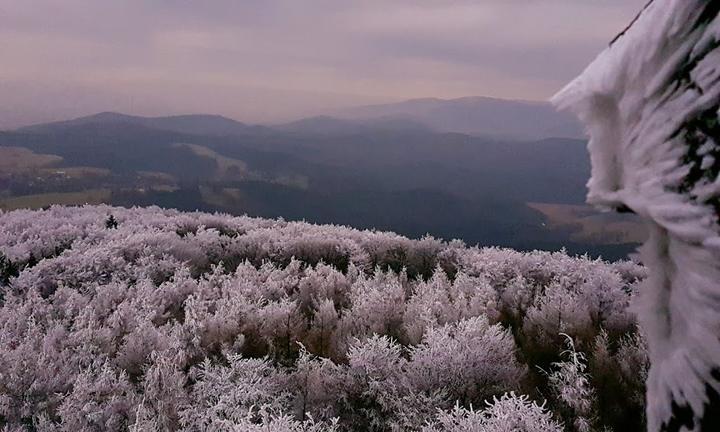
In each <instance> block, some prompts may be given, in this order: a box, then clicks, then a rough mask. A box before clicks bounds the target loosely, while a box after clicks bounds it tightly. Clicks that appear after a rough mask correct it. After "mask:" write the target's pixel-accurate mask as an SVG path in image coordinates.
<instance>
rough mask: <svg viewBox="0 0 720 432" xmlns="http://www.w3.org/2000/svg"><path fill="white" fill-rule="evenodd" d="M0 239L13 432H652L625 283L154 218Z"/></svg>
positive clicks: (357, 240)
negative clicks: (647, 422) (645, 412)
mask: <svg viewBox="0 0 720 432" xmlns="http://www.w3.org/2000/svg"><path fill="white" fill-rule="evenodd" d="M0 226H1V227H2V230H0V253H2V255H0V364H2V365H3V366H2V368H0V427H4V428H6V429H4V430H9V431H20V430H39V431H61V430H63V431H64V430H72V431H94V430H127V429H130V430H143V431H147V430H186V431H205V430H213V431H216V430H221V431H256V430H257V431H301V430H303V431H326V430H328V431H331V430H337V431H349V430H358V431H424V432H441V431H455V432H460V431H483V432H501V431H502V432H504V431H509V430H521V431H531V432H550V431H563V430H565V431H591V430H592V431H606V430H615V431H626V430H628V431H629V430H641V429H642V425H643V424H644V419H643V414H642V413H643V405H644V403H643V397H644V380H645V376H646V370H647V360H646V358H647V355H646V349H645V345H644V342H643V339H642V337H641V336H640V335H639V334H638V332H637V330H636V322H635V316H634V313H633V312H632V311H631V309H630V308H629V305H630V303H631V300H632V298H633V296H634V293H635V287H636V285H637V283H638V282H639V281H640V280H642V279H643V278H644V277H645V269H644V268H643V267H641V266H638V265H635V264H632V263H630V262H617V263H608V262H603V261H597V260H591V259H588V258H583V257H570V256H568V255H566V254H564V253H547V252H531V253H521V252H516V251H513V250H509V249H498V248H485V249H479V248H469V247H466V246H465V245H464V244H463V243H461V242H458V241H452V242H443V241H439V240H436V239H433V238H430V237H426V238H422V239H419V240H410V239H408V238H405V237H402V236H399V235H396V234H393V233H386V232H376V231H359V230H354V229H350V228H345V227H342V226H333V225H324V226H323V225H313V224H308V223H301V222H285V221H283V220H268V219H257V218H250V217H231V216H226V215H219V214H206V213H182V212H178V211H174V210H161V209H159V208H157V207H150V208H133V209H125V208H118V207H109V206H96V207H90V206H89V207H82V208H69V207H52V208H50V209H48V210H43V211H14V212H8V213H0Z"/></svg>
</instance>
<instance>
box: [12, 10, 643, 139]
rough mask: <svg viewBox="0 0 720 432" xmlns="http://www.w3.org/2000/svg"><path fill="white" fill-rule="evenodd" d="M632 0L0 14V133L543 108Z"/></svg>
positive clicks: (626, 14) (628, 14)
mask: <svg viewBox="0 0 720 432" xmlns="http://www.w3.org/2000/svg"><path fill="white" fill-rule="evenodd" d="M645 1H646V0H475V1H469V0H456V1H453V0H413V1H411V0H382V1H381V0H143V1H141V0H117V1H112V0H0V127H11V126H17V125H20V124H26V123H30V122H34V121H45V120H51V119H59V118H66V117H72V116H79V115H84V114H89V113H92V112H97V111H108V110H113V111H122V112H129V113H137V114H147V115H160V114H176V113H189V112H206V113H217V114H224V115H227V116H231V117H234V118H237V119H239V120H243V121H249V122H266V121H279V120H286V119H291V118H295V117H300V116H303V115H312V114H317V113H320V112H323V111H329V110H331V109H332V108H334V107H341V106H348V105H357V104H365V103H377V102H390V101H396V100H402V99H409V98H417V97H442V98H453V97H461V96H470V95H485V96H495V97H503V98H518V99H545V98H547V97H548V96H550V95H551V94H552V93H553V92H554V91H556V90H558V89H559V88H560V87H561V86H562V85H563V84H564V83H565V82H567V81H568V80H569V79H570V78H572V77H573V76H574V75H576V74H577V73H579V72H580V71H581V70H582V68H583V67H584V66H585V65H586V64H587V63H588V62H589V61H590V60H592V58H594V56H595V55H596V54H597V53H598V52H599V51H600V50H601V49H602V48H603V47H604V46H606V45H607V43H608V41H609V40H610V39H612V37H613V36H614V35H615V34H616V33H618V32H619V31H620V30H622V28H623V27H624V26H625V25H626V24H627V23H628V22H629V21H630V20H631V19H632V18H633V16H634V15H635V14H636V12H637V11H638V10H639V9H640V8H641V7H642V5H643V4H644V3H645Z"/></svg>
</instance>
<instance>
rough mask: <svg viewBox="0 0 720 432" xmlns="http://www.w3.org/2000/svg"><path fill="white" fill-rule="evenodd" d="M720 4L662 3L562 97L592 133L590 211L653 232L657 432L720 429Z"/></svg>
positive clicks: (651, 390)
mask: <svg viewBox="0 0 720 432" xmlns="http://www.w3.org/2000/svg"><path fill="white" fill-rule="evenodd" d="M719 11H720V1H717V0H712V1H708V0H705V1H700V0H655V1H652V2H650V3H649V4H648V5H647V6H646V8H645V9H644V10H643V11H642V13H641V14H640V15H639V16H638V18H637V20H636V21H635V22H634V23H633V24H632V25H631V26H630V27H629V28H628V29H627V30H626V31H625V32H624V33H623V34H621V35H620V36H619V37H618V38H617V39H616V40H615V41H613V43H612V44H611V46H610V47H609V48H608V49H606V50H605V51H604V52H603V53H602V54H600V56H599V57H598V58H597V59H596V60H595V61H594V62H593V63H592V64H591V65H590V66H589V67H588V68H587V69H586V70H585V71H584V72H583V73H582V74H581V75H580V76H579V77H578V78H576V79H575V80H574V81H573V82H571V83H570V84H569V85H568V86H567V87H566V88H565V89H563V90H562V91H561V92H560V93H559V94H558V95H556V96H555V97H554V102H555V103H556V104H557V105H558V106H559V107H561V108H569V109H571V110H573V111H574V112H576V113H577V114H578V116H579V117H580V118H581V119H582V120H583V121H584V122H585V124H586V125H587V129H588V132H589V134H590V137H591V139H590V143H589V150H590V155H591V160H592V178H591V179H590V181H589V183H588V188H589V194H588V201H589V202H590V203H592V204H595V205H597V206H600V207H604V208H612V209H620V210H628V209H629V210H631V211H634V212H635V213H637V214H639V215H640V216H641V217H642V218H643V219H644V220H645V221H646V222H647V224H648V226H649V227H650V232H651V236H650V240H649V241H648V242H647V244H646V245H644V246H643V247H642V248H641V250H640V253H641V259H642V261H643V262H644V263H645V264H646V265H648V266H649V268H650V270H651V271H650V277H649V278H648V279H647V281H646V283H645V284H644V286H643V287H642V288H641V290H640V296H639V299H638V301H637V303H636V306H637V310H638V312H639V320H640V322H641V324H642V326H643V329H644V332H645V333H646V335H647V340H648V344H649V349H650V354H651V356H650V357H651V364H652V366H651V369H650V376H649V378H648V393H647V412H648V423H649V424H648V426H649V429H650V430H651V431H658V430H667V431H678V430H692V431H699V430H703V431H710V430H712V431H714V430H720V396H719V395H718V392H719V391H720V177H719V176H718V174H719V173H720V123H719V122H718V116H719V113H718V110H719V109H720V17H719V16H718V12H719Z"/></svg>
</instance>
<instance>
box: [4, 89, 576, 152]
mask: <svg viewBox="0 0 720 432" xmlns="http://www.w3.org/2000/svg"><path fill="white" fill-rule="evenodd" d="M93 124H97V125H104V126H107V125H111V124H113V125H122V124H132V125H135V126H143V127H147V128H150V129H157V130H164V131H169V132H177V133H184V134H192V135H206V136H238V135H247V134H262V133H268V132H270V131H280V132H286V133H300V134H307V135H325V136H331V135H348V134H351V135H352V134H358V133H367V132H370V131H384V132H387V131H400V132H407V131H420V132H430V131H435V132H452V133H461V134H466V135H473V136H484V137H491V138H500V139H513V140H526V141H536V140H540V139H544V138H575V139H584V138H585V134H584V132H583V129H582V127H581V125H580V123H579V122H578V121H577V120H576V119H575V118H574V117H573V116H571V115H569V114H565V113H559V112H557V111H556V110H555V109H554V108H553V107H552V106H551V105H550V104H549V103H546V102H535V101H522V100H506V99H494V98H489V97H464V98H459V99H437V98H423V99H411V100H407V101H403V102H398V103H390V104H382V105H367V106H360V107H351V108H346V109H342V110H338V111H336V112H331V113H328V114H326V115H319V116H313V117H307V118H301V119H299V120H296V121H292V122H287V123H280V124H272V125H265V126H260V125H249V124H246V123H242V122H239V121H237V120H233V119H231V118H227V117H224V116H221V115H211V114H189V115H176V116H164V117H140V116H134V115H127V114H120V113H115V112H103V113H99V114H95V115H91V116H87V117H80V118H76V119H72V120H66V121H59V122H53V123H44V124H38V125H32V126H27V127H23V128H20V129H18V131H22V132H48V131H56V130H58V129H59V128H66V127H71V126H80V125H93Z"/></svg>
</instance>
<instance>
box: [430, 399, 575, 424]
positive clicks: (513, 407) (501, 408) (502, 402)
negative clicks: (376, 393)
mask: <svg viewBox="0 0 720 432" xmlns="http://www.w3.org/2000/svg"><path fill="white" fill-rule="evenodd" d="M562 430H563V428H562V425H561V424H559V423H558V422H556V421H555V420H554V419H553V418H552V415H551V413H550V412H548V411H547V410H546V409H545V407H544V406H542V405H538V404H537V403H535V402H531V401H530V400H529V399H528V397H527V396H516V395H515V393H512V392H511V393H510V394H504V395H502V396H501V397H500V398H497V397H495V398H493V400H492V402H488V403H487V407H486V408H485V409H483V410H480V411H474V410H473V409H472V408H470V409H465V408H462V407H460V405H455V408H453V409H452V410H451V411H440V412H439V413H438V415H437V418H436V419H435V420H433V421H432V423H431V424H430V425H428V426H426V427H424V428H423V432H507V431H518V432H519V431H522V432H561V431H562Z"/></svg>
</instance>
